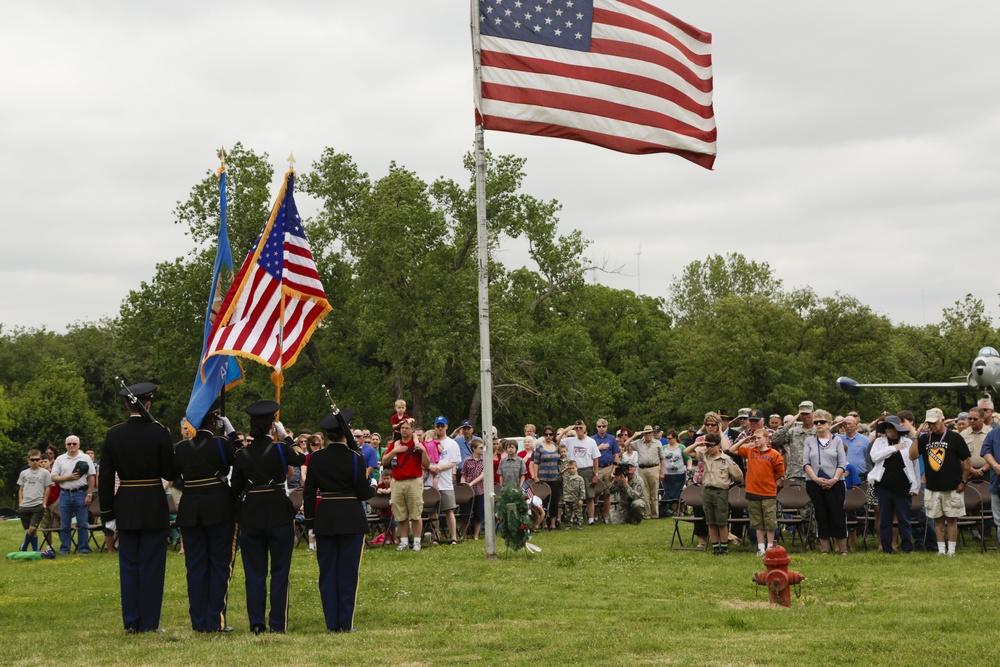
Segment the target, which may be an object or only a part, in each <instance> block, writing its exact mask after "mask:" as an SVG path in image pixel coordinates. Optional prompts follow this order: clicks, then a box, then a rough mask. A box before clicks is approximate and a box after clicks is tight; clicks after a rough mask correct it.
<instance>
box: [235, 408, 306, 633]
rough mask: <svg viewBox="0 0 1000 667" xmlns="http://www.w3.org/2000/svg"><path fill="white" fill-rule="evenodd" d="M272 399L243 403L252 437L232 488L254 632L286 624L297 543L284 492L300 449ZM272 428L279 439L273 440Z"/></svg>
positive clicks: (300, 459) (300, 458)
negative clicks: (277, 417) (268, 610)
mask: <svg viewBox="0 0 1000 667" xmlns="http://www.w3.org/2000/svg"><path fill="white" fill-rule="evenodd" d="M278 408H279V406H278V404H277V403H276V402H274V401H257V402H256V403H251V404H250V405H248V406H247V408H246V413H247V414H248V415H250V435H251V436H252V437H253V442H251V443H250V444H249V445H247V446H246V447H244V448H243V449H241V450H240V451H239V452H238V453H237V456H236V457H235V462H234V464H233V477H232V488H233V493H234V494H236V495H237V497H238V498H240V499H241V501H240V508H239V512H238V514H237V517H236V521H237V523H239V525H240V552H241V553H242V554H243V572H244V575H245V576H246V589H247V615H248V616H249V617H250V631H251V632H253V633H254V634H255V635H259V634H261V633H262V632H264V631H265V630H266V629H267V628H268V627H269V628H270V630H271V632H284V631H285V629H286V627H287V626H288V570H289V568H290V567H291V564H292V549H293V547H294V546H295V509H294V508H293V507H292V501H290V500H289V499H288V495H287V494H286V493H285V477H286V475H287V474H288V466H300V465H302V464H303V463H305V461H306V457H305V455H303V454H298V453H296V451H295V450H294V449H293V448H292V439H291V438H289V437H288V436H287V435H286V434H285V429H284V428H283V427H282V426H281V423H280V422H276V421H274V417H275V414H276V413H277V412H278ZM272 428H273V430H274V432H275V434H276V435H277V436H278V437H279V438H283V440H278V441H274V440H272V439H271V431H272ZM269 557H270V562H271V568H270V570H271V614H270V616H269V617H267V619H266V621H267V625H265V615H264V612H265V609H266V606H267V572H268V558H269Z"/></svg>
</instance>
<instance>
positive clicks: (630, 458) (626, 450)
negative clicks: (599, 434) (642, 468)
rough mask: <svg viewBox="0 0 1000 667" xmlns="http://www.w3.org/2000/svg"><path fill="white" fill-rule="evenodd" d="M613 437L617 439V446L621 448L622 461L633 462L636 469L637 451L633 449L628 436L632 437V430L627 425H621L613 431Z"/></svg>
mask: <svg viewBox="0 0 1000 667" xmlns="http://www.w3.org/2000/svg"><path fill="white" fill-rule="evenodd" d="M615 437H616V438H617V439H618V447H619V448H620V449H621V450H622V459H621V461H622V463H633V464H635V468H636V470H638V469H639V452H637V451H635V447H633V446H632V441H631V440H629V438H631V437H632V430H631V429H629V427H627V426H622V427H621V428H620V429H618V432H617V433H615Z"/></svg>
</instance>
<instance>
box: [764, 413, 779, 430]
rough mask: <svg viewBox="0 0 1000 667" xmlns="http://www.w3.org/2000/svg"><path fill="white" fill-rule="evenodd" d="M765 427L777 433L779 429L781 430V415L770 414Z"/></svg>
mask: <svg viewBox="0 0 1000 667" xmlns="http://www.w3.org/2000/svg"><path fill="white" fill-rule="evenodd" d="M767 425H768V426H769V427H770V428H771V430H772V431H777V430H778V429H779V428H781V425H782V421H781V415H779V414H772V415H771V416H770V417H768V418H767Z"/></svg>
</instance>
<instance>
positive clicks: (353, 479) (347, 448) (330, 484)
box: [302, 409, 375, 632]
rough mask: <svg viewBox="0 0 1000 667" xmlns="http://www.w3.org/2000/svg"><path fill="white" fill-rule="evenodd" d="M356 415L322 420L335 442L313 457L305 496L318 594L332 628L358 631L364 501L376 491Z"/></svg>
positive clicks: (365, 521)
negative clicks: (353, 425) (354, 426)
mask: <svg viewBox="0 0 1000 667" xmlns="http://www.w3.org/2000/svg"><path fill="white" fill-rule="evenodd" d="M351 417H352V414H351V411H350V410H347V409H343V410H340V411H339V412H337V413H331V414H329V415H327V416H326V417H324V418H323V421H321V422H320V425H319V427H320V428H321V429H322V430H324V431H326V434H327V437H328V438H329V439H330V441H331V444H330V446H329V447H327V448H326V449H322V450H320V451H318V452H313V454H312V457H311V458H310V459H309V474H308V475H307V477H306V485H305V488H304V489H303V496H302V499H303V507H304V511H305V517H306V526H307V527H309V528H312V529H313V531H314V532H315V533H316V560H317V562H318V563H319V595H320V599H321V600H322V601H323V615H324V616H325V617H326V628H327V630H329V631H331V632H353V631H354V604H355V601H356V599H357V596H358V569H359V568H360V567H361V554H362V552H363V551H364V544H365V533H366V532H368V517H367V516H366V515H365V509H364V503H363V501H365V500H368V499H369V498H371V497H372V496H373V495H375V489H374V488H373V487H372V485H371V483H370V481H369V479H368V475H367V469H366V467H365V460H364V458H363V457H362V456H361V454H360V453H359V452H358V451H357V449H358V446H357V443H356V442H354V436H353V435H351V429H350V426H349V422H350V419H351ZM317 501H318V503H317Z"/></svg>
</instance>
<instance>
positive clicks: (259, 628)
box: [250, 625, 267, 635]
mask: <svg viewBox="0 0 1000 667" xmlns="http://www.w3.org/2000/svg"><path fill="white" fill-rule="evenodd" d="M250 632H252V633H254V634H255V635H262V634H264V633H265V632H267V628H265V627H264V626H263V625H251V626H250Z"/></svg>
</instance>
